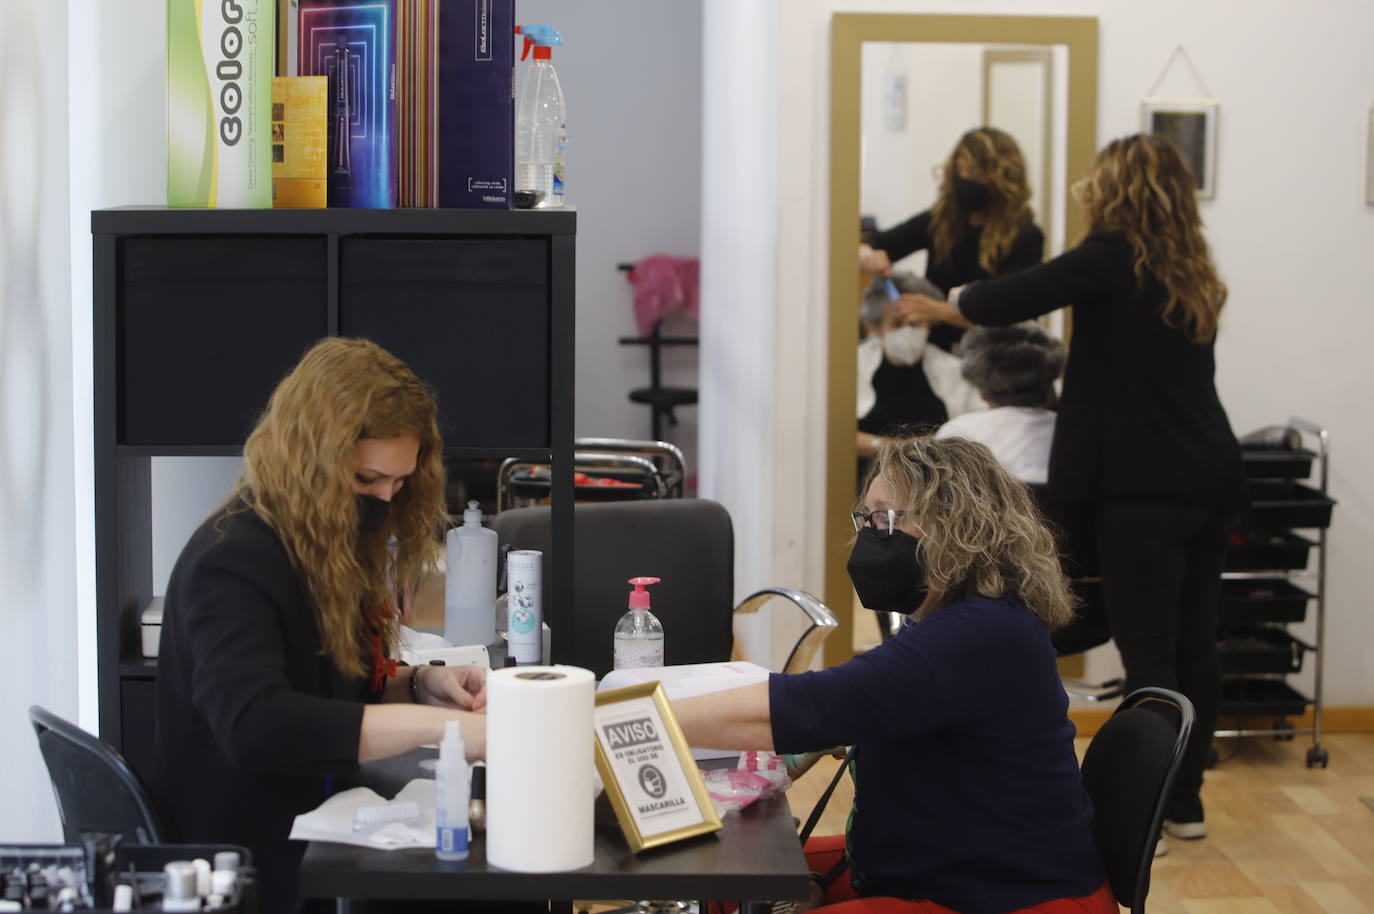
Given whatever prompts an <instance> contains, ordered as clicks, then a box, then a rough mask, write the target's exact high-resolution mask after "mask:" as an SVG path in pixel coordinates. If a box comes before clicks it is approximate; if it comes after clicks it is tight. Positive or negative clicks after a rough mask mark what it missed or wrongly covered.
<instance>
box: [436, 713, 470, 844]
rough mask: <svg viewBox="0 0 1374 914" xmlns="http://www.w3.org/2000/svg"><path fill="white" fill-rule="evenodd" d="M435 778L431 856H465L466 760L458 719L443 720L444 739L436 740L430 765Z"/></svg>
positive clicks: (467, 833)
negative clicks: (436, 759) (434, 760)
mask: <svg viewBox="0 0 1374 914" xmlns="http://www.w3.org/2000/svg"><path fill="white" fill-rule="evenodd" d="M434 780H435V781H436V782H437V783H436V785H435V786H436V787H437V788H438V790H437V791H436V800H435V807H434V827H435V828H436V829H437V831H436V833H435V836H434V838H435V841H434V856H436V857H438V858H439V859H440V860H466V859H467V856H468V838H469V837H470V828H469V825H468V787H469V785H468V763H467V759H466V758H464V757H463V734H462V733H461V732H460V731H459V729H458V721H456V720H450V721H448V722H447V723H445V724H444V739H443V741H442V742H440V743H439V764H438V765H436V766H435V767H434Z"/></svg>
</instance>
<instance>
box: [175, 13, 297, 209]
mask: <svg viewBox="0 0 1374 914" xmlns="http://www.w3.org/2000/svg"><path fill="white" fill-rule="evenodd" d="M273 33H274V16H273V4H272V2H271V0H222V2H217V3H202V2H199V0H167V205H168V206H210V207H268V206H271V205H272V158H271V157H272V150H271V143H270V142H269V135H268V131H269V130H270V129H271V128H270V120H269V118H270V115H271V105H272V61H273Z"/></svg>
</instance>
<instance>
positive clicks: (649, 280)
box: [627, 254, 701, 336]
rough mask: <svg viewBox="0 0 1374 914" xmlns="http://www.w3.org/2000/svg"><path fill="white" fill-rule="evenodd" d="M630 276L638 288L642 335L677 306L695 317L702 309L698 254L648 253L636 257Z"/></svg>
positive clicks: (638, 315) (636, 288) (648, 331)
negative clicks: (640, 257)
mask: <svg viewBox="0 0 1374 914" xmlns="http://www.w3.org/2000/svg"><path fill="white" fill-rule="evenodd" d="M627 278H628V279H629V281H630V285H632V286H634V290H635V322H636V323H638V324H639V334H640V336H648V335H649V334H650V333H652V332H653V330H654V325H655V324H657V323H658V322H659V321H660V320H662V319H663V317H664V315H666V314H668V312H670V311H672V310H673V309H674V308H686V309H687V313H688V314H690V315H692V317H694V318H695V317H696V316H697V314H698V312H699V310H700V309H699V305H700V300H699V295H700V288H699V281H700V278H701V263H700V261H698V260H697V259H696V258H695V257H669V256H668V255H666V254H655V255H654V256H652V257H645V258H644V259H643V260H640V261H636V263H635V265H634V269H633V270H631V271H630V272H629V274H628V277H627Z"/></svg>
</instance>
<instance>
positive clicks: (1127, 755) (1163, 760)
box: [1083, 688, 1193, 914]
mask: <svg viewBox="0 0 1374 914" xmlns="http://www.w3.org/2000/svg"><path fill="white" fill-rule="evenodd" d="M1192 729H1193V704H1192V702H1190V701H1189V700H1188V699H1187V698H1185V697H1184V696H1182V695H1180V694H1179V693H1177V692H1173V691H1170V690H1169V689H1158V688H1143V689H1137V690H1136V691H1134V692H1132V693H1131V694H1130V695H1127V696H1126V697H1125V698H1124V699H1122V701H1121V704H1120V706H1119V707H1118V708H1117V709H1116V711H1115V712H1113V713H1112V716H1111V717H1109V718H1108V719H1107V722H1106V723H1104V724H1103V725H1102V727H1101V729H1099V730H1098V731H1097V733H1096V734H1095V735H1094V736H1093V738H1092V741H1091V742H1089V743H1088V751H1087V753H1085V754H1084V756H1083V786H1084V788H1085V789H1086V790H1087V791H1088V797H1089V798H1090V799H1091V800H1092V802H1093V808H1094V810H1095V813H1096V814H1095V815H1094V817H1093V825H1092V830H1093V838H1094V839H1095V840H1096V841H1097V846H1098V847H1099V848H1100V849H1101V851H1102V859H1103V862H1104V863H1105V864H1106V866H1107V881H1108V882H1109V883H1110V884H1111V887H1112V893H1113V894H1115V895H1116V900H1117V902H1118V903H1120V904H1122V905H1125V906H1126V907H1127V908H1129V909H1130V910H1131V911H1132V912H1133V914H1142V912H1143V911H1144V910H1145V896H1146V895H1147V894H1149V891H1150V866H1151V864H1152V863H1153V862H1154V853H1155V842H1156V841H1157V840H1158V839H1159V828H1160V823H1161V822H1162V821H1163V820H1164V804H1165V802H1166V801H1167V800H1168V798H1169V790H1170V788H1171V787H1172V786H1173V783H1174V775H1175V774H1177V773H1178V766H1179V763H1180V761H1182V759H1183V748H1184V746H1185V745H1187V743H1188V734H1189V733H1190V732H1192Z"/></svg>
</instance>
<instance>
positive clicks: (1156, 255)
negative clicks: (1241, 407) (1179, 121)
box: [1073, 133, 1226, 343]
mask: <svg viewBox="0 0 1374 914" xmlns="http://www.w3.org/2000/svg"><path fill="white" fill-rule="evenodd" d="M1073 190H1074V194H1075V196H1077V197H1078V198H1079V200H1080V201H1081V202H1082V204H1083V208H1084V211H1085V214H1086V216H1087V222H1088V230H1089V231H1097V230H1102V229H1109V230H1116V231H1120V232H1123V233H1124V234H1125V235H1126V239H1127V240H1128V241H1129V242H1130V244H1131V248H1132V250H1134V252H1135V275H1136V280H1137V282H1140V283H1143V282H1145V281H1146V279H1147V278H1148V277H1153V278H1154V279H1155V280H1157V281H1158V282H1159V284H1160V285H1162V286H1163V287H1164V292H1165V295H1166V298H1165V303H1164V315H1163V316H1164V322H1165V323H1166V324H1168V325H1169V326H1171V327H1180V328H1181V329H1182V330H1183V332H1184V333H1185V334H1186V335H1187V336H1188V338H1189V339H1191V340H1192V341H1193V342H1196V343H1207V342H1210V341H1212V340H1213V339H1214V338H1215V337H1216V335H1217V326H1218V324H1219V322H1220V319H1221V309H1222V307H1223V306H1225V304H1226V284H1225V283H1224V282H1222V281H1221V278H1220V277H1219V276H1218V275H1217V269H1216V266H1215V264H1213V262H1212V255H1211V251H1210V249H1209V248H1208V246H1207V239H1206V238H1205V237H1203V234H1202V216H1201V215H1200V214H1199V213H1198V208H1197V180H1196V179H1195V178H1194V177H1193V172H1192V169H1190V168H1189V167H1188V163H1187V161H1186V160H1185V159H1184V158H1183V154H1182V153H1180V152H1179V151H1178V147H1177V146H1175V145H1174V144H1173V143H1172V142H1171V141H1170V140H1167V139H1165V138H1163V137H1159V136H1155V135H1153V134H1143V133H1138V134H1136V135H1134V136H1128V137H1124V138H1122V139H1119V140H1113V141H1112V142H1110V143H1108V144H1107V145H1106V146H1104V147H1103V148H1102V151H1101V152H1099V153H1098V154H1097V157H1096V158H1095V159H1094V160H1093V164H1092V168H1091V169H1090V170H1089V171H1088V176H1087V177H1086V178H1084V179H1083V180H1082V181H1079V182H1078V183H1077V184H1075V185H1074V188H1073Z"/></svg>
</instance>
